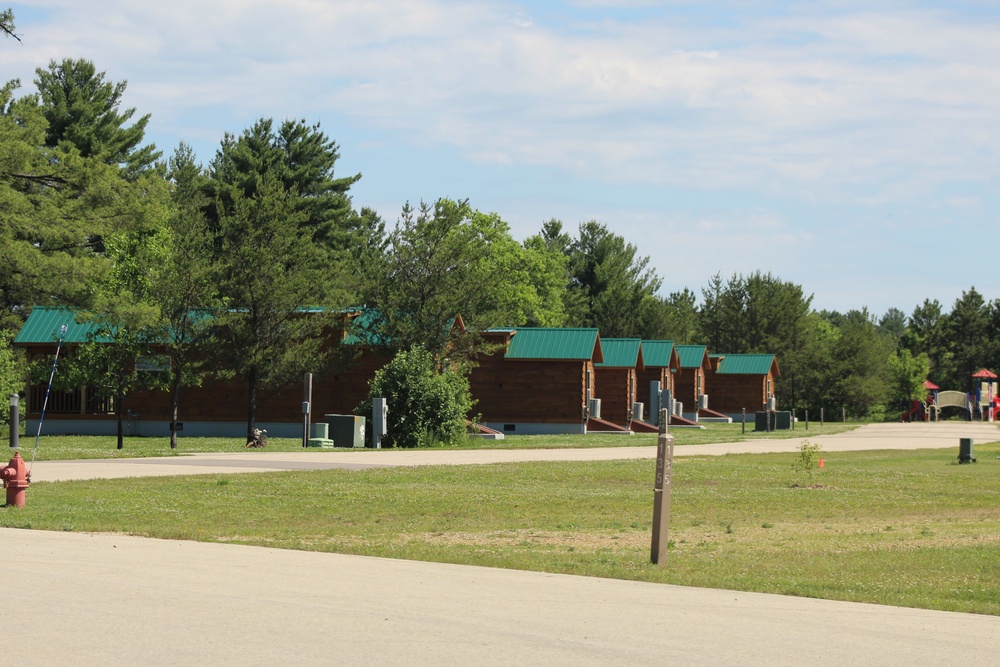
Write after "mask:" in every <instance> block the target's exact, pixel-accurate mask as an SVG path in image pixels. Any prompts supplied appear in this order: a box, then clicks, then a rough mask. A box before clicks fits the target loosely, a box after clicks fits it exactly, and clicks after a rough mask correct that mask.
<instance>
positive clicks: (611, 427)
mask: <svg viewBox="0 0 1000 667" xmlns="http://www.w3.org/2000/svg"><path fill="white" fill-rule="evenodd" d="M591 432H594V433H624V434H630V433H632V431H630V430H628V429H627V428H625V427H624V426H619V425H618V424H613V423H611V422H609V421H606V420H604V419H596V418H594V417H590V418H589V419H587V433H591Z"/></svg>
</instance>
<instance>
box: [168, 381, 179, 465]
mask: <svg viewBox="0 0 1000 667" xmlns="http://www.w3.org/2000/svg"><path fill="white" fill-rule="evenodd" d="M180 402H181V373H180V369H177V370H176V371H175V372H174V377H173V381H172V382H171V386H170V449H177V412H178V410H177V406H178V405H179V404H180Z"/></svg>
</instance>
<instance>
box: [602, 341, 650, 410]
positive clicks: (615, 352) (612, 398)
mask: <svg viewBox="0 0 1000 667" xmlns="http://www.w3.org/2000/svg"><path fill="white" fill-rule="evenodd" d="M601 349H602V351H603V353H604V361H601V362H598V363H595V364H594V372H595V375H596V378H597V380H596V391H595V392H594V396H595V397H596V398H599V399H600V400H601V419H604V420H606V421H609V422H611V423H613V424H617V425H619V426H621V427H623V428H628V427H629V425H630V424H631V423H632V420H633V419H639V420H642V419H643V417H644V415H634V414H633V404H634V403H636V401H638V400H639V383H638V378H637V376H636V373H637V371H638V370H639V369H642V368H643V359H642V357H643V355H642V341H641V340H640V339H638V338H604V339H602V340H601Z"/></svg>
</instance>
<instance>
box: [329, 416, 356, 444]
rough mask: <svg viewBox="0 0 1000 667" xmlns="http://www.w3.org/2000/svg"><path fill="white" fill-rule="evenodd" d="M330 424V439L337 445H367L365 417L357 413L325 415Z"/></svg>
mask: <svg viewBox="0 0 1000 667" xmlns="http://www.w3.org/2000/svg"><path fill="white" fill-rule="evenodd" d="M323 421H324V422H326V423H327V424H329V426H330V439H331V440H333V442H334V443H335V444H336V446H337V447H364V446H365V418H364V417H358V416H356V415H323Z"/></svg>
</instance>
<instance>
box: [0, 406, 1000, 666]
mask: <svg viewBox="0 0 1000 667" xmlns="http://www.w3.org/2000/svg"><path fill="white" fill-rule="evenodd" d="M959 437H973V438H975V439H976V442H977V443H981V442H988V441H995V440H997V439H1000V431H998V430H997V429H996V427H993V426H983V425H978V424H971V425H962V424H930V425H904V426H900V425H883V426H872V427H865V428H862V429H859V430H858V431H855V432H853V433H851V434H844V435H839V436H823V437H816V438H811V439H812V440H814V441H816V442H820V443H821V444H822V445H823V448H824V450H825V451H830V452H835V451H842V450H853V449H872V448H875V449H887V448H901V447H907V448H917V447H934V448H938V447H954V448H955V449H956V455H957V444H958V438H959ZM797 444H798V441H797V440H773V441H756V442H754V443H750V444H747V443H744V444H738V445H704V446H697V447H694V446H692V447H683V448H678V449H677V453H678V454H679V455H700V454H722V453H727V452H729V451H755V452H756V451H794V450H795V447H796V446H797ZM387 455H392V456H387ZM555 456H557V457H558V458H562V459H566V458H578V459H579V458H587V459H593V458H606V459H612V458H622V457H651V456H652V448H651V447H642V448H617V449H607V450H605V449H590V450H550V451H549V452H543V451H539V450H533V451H532V450H529V451H523V450H522V451H512V452H501V451H482V452H465V451H463V452H391V451H385V452H311V453H301V454H300V453H297V452H296V453H292V454H275V453H259V452H252V453H247V454H239V455H233V456H220V455H204V456H199V457H192V458H193V460H190V461H189V460H187V459H186V458H171V459H164V460H162V461H157V462H153V461H151V460H148V459H147V460H143V461H139V462H135V461H110V462H94V463H93V464H91V462H74V463H73V464H71V465H70V468H69V471H67V470H64V469H63V468H62V467H60V466H62V464H57V463H55V462H51V463H50V462H37V463H36V464H35V470H34V473H33V476H34V478H35V480H36V481H39V480H42V479H49V480H52V479H65V478H69V477H81V476H98V477H107V476H121V475H132V474H139V473H140V472H143V471H148V472H151V473H153V474H188V473H192V472H218V471H222V470H224V471H227V472H238V471H248V470H285V469H289V468H302V467H330V466H331V465H336V466H368V465H426V464H438V463H441V464H444V463H447V464H458V463H486V462H493V461H502V460H503V461H506V460H539V459H543V458H552V457H555ZM99 463H104V464H106V465H107V467H106V468H104V467H100V466H99V465H98V464H99ZM72 471H75V472H72ZM63 475H66V476H65V477H64V476H63ZM29 502H30V492H29ZM0 511H14V510H10V509H6V510H0ZM0 558H2V559H3V562H4V574H5V575H6V576H5V581H6V584H7V585H6V591H7V595H5V596H4V601H3V603H0V620H2V621H3V622H4V625H5V626H6V627H7V628H9V629H10V631H9V637H10V639H11V640H12V642H11V644H12V649H11V650H12V651H16V653H14V654H13V655H14V656H15V659H16V662H17V663H18V664H23V665H53V664H74V665H102V666H103V665H130V666H131V665H171V666H173V665H177V664H240V665H274V664H286V665H329V664H345V665H376V664H377V665H468V664H476V665H522V664H527V665H546V666H548V665H574V666H576V665H618V664H620V665H669V664H676V665H695V666H697V665H802V664H810V665H813V666H820V667H822V666H825V665H838V666H839V665H900V666H906V667H910V666H911V665H925V664H933V665H962V666H968V665H987V664H998V663H1000V618H997V617H992V616H976V615H970V614H956V613H947V612H936V611H925V610H916V609H902V608H897V607H883V606H875V605H865V604H854V603H843V602H831V601H824V600H812V599H805V598H793V597H784V596H776V595H763V594H754V593H737V592H732V591H719V590H708V589H697V588H685V587H678V586H668V585H662V584H647V583H641V582H630V581H617V580H608V579H597V578H584V577H572V576H564V575H551V574H540V573H531V572H517V571H511V570H500V569H489V568H476V567H467V566H459V565H445V564H433V563H418V562H412V561H397V560H386V559H378V558H364V557H357V556H343V555H338V554H322V553H308V552H296V551H287V550H279V549H264V548H258V547H244V546H237V545H220V544H202V543H196V542H171V541H165V540H151V539H143V538H136V537H129V536H123V535H88V534H77V533H55V532H43V531H30V530H12V529H0Z"/></svg>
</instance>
